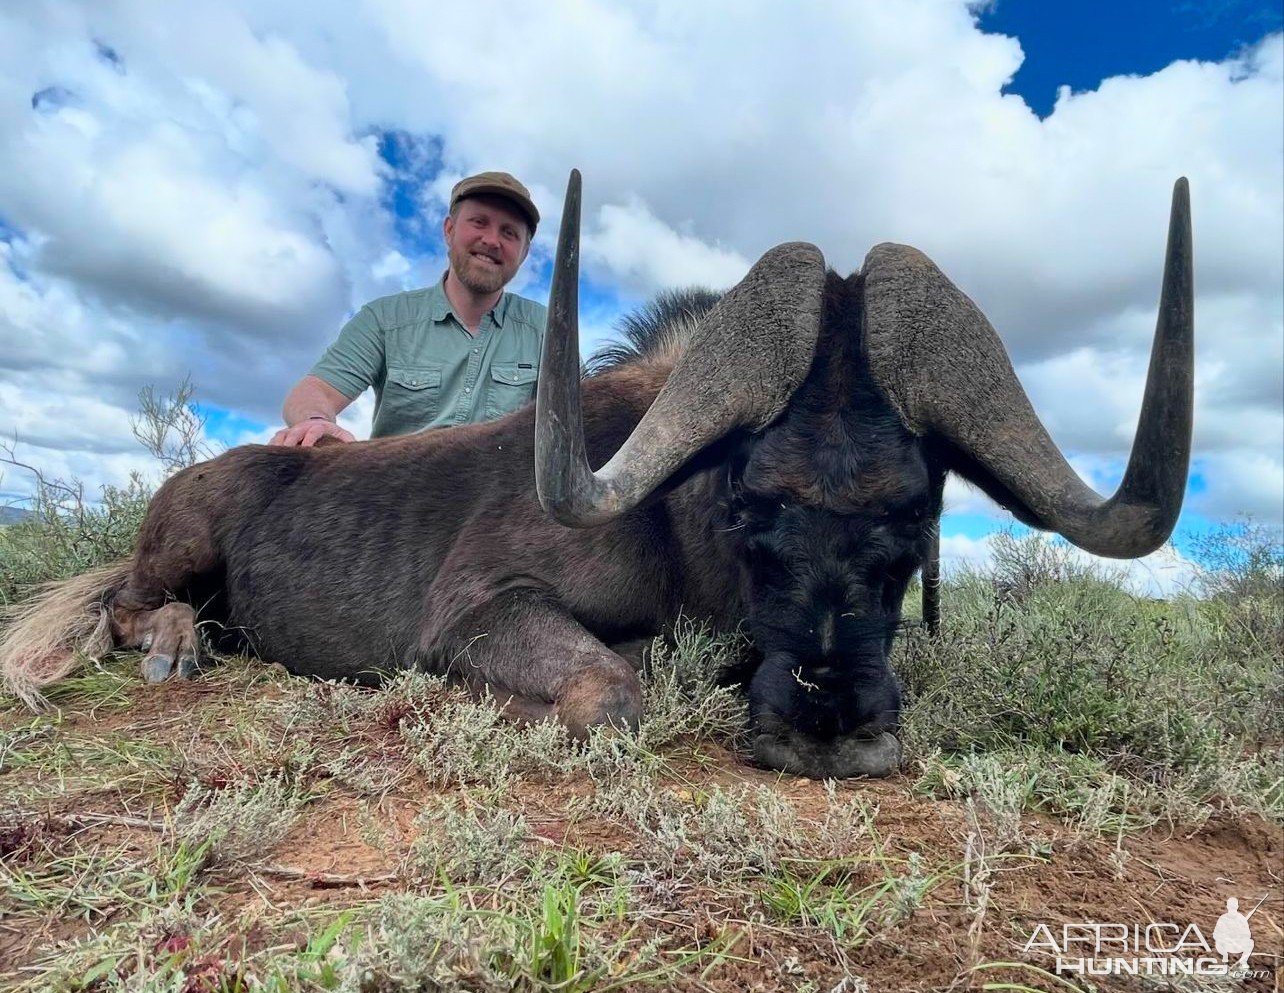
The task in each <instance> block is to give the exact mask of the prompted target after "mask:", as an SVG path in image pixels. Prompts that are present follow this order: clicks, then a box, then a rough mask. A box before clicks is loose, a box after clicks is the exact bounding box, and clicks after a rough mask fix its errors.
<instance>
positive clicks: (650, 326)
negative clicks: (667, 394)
mask: <svg viewBox="0 0 1284 993" xmlns="http://www.w3.org/2000/svg"><path fill="white" fill-rule="evenodd" d="M720 299H722V294H721V293H716V292H714V291H713V290H710V289H706V288H704V287H702V286H688V287H685V288H683V289H677V290H665V291H663V292H662V293H660V294H658V295H657V296H656V297H655V298H654V299H653V300H651V301H650V302H648V303H646V304H644V305H643V306H641V307H639V308H638V309H637V310H635V311H633V312H632V313H629V314H626V315H624V316H623V317H621V318H620V319H618V320H617V321H616V322H615V325H614V327H613V330H614V331H615V333H616V334H617V335H618V336H620V338H621V339H622V340H620V341H614V342H611V343H610V344H608V345H603V346H602V347H601V348H599V349H598V350H597V351H596V352H594V353H593V355H592V357H591V358H590V359H589V360H588V362H587V363H586V365H585V370H586V372H587V374H588V375H590V376H596V375H597V374H598V373H602V372H609V371H610V370H612V369H618V368H619V367H620V366H624V365H630V364H632V363H634V362H639V361H646V360H648V359H660V358H670V359H673V358H676V357H677V356H678V355H680V354H681V353H682V352H684V351H685V350H686V347H687V344H688V343H689V342H690V339H691V332H692V331H693V330H695V327H696V325H697V324H698V323H699V321H700V318H701V317H703V316H704V315H705V314H707V313H708V312H709V311H710V310H712V309H713V305H714V304H716V303H717V302H718V301H719V300H720Z"/></svg>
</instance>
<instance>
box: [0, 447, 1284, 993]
mask: <svg viewBox="0 0 1284 993" xmlns="http://www.w3.org/2000/svg"><path fill="white" fill-rule="evenodd" d="M162 442H163V437H162ZM176 457H177V456H176ZM42 494H43V495H42V498H41V500H42V501H43V502H42V503H41V504H40V513H39V514H37V516H36V517H35V518H33V519H31V520H29V521H27V522H26V523H24V524H22V525H18V526H16V527H11V528H4V529H0V602H5V603H12V602H14V601H16V600H17V599H19V598H21V597H22V596H24V595H25V594H26V591H27V590H28V589H29V587H30V585H31V584H33V583H36V582H38V581H41V580H44V579H47V578H56V577H58V576H63V575H70V574H74V573H75V572H76V571H78V570H80V569H83V568H88V567H91V566H93V565H96V564H100V563H101V562H104V561H108V560H110V559H111V558H113V557H115V556H116V555H119V554H122V552H123V551H124V550H127V549H128V548H129V547H130V545H131V544H132V540H133V530H132V529H136V527H137V522H138V520H139V519H140V516H141V508H142V506H143V505H144V504H145V500H146V496H147V487H146V486H145V485H144V484H143V483H142V482H141V481H137V483H136V486H135V487H134V488H131V489H127V490H124V491H113V492H112V493H110V494H108V495H107V498H106V499H105V500H104V502H103V503H102V504H100V505H97V506H95V507H94V508H92V509H91V508H88V507H87V506H86V505H85V504H84V501H83V496H82V495H81V494H80V493H79V491H78V490H77V489H76V488H75V487H74V486H71V487H67V486H62V484H57V483H56V482H48V483H47V484H46V486H45V487H44V488H43V489H42ZM1217 540H1218V541H1220V544H1218V545H1217V546H1216V547H1215V548H1214V549H1213V550H1212V551H1211V552H1210V554H1209V555H1207V556H1206V559H1207V560H1208V561H1210V562H1212V563H1213V565H1214V568H1213V569H1211V570H1210V571H1209V573H1208V574H1207V575H1206V576H1205V577H1204V578H1203V579H1202V580H1201V585H1200V587H1199V588H1198V589H1196V590H1193V591H1192V594H1191V595H1185V596H1181V597H1177V598H1175V599H1172V600H1169V601H1166V602H1161V601H1152V600H1145V599H1139V598H1136V597H1134V596H1132V595H1130V594H1128V593H1127V592H1125V591H1124V590H1123V589H1122V588H1121V587H1120V585H1119V584H1118V582H1117V577H1113V576H1111V575H1110V574H1108V573H1103V572H1100V571H1096V570H1093V569H1089V568H1085V567H1083V566H1081V565H1078V564H1076V562H1075V560H1074V559H1073V558H1072V557H1070V556H1069V555H1067V554H1065V553H1064V552H1063V551H1061V550H1059V549H1058V547H1057V546H1055V545H1051V546H1049V545H1048V544H1046V543H1043V542H1039V541H1037V540H1036V539H1018V538H1015V537H1009V538H1007V539H1003V540H1001V541H1000V545H999V554H998V557H997V564H996V566H995V568H994V569H993V570H991V571H990V572H987V573H984V574H981V573H976V574H967V575H962V576H956V577H953V578H952V579H951V580H949V581H948V582H947V583H946V585H945V587H944V589H943V607H944V612H943V613H944V622H945V633H944V636H943V637H942V638H940V639H931V638H928V637H926V636H925V635H924V634H923V633H922V632H920V631H918V630H917V629H915V628H914V627H912V626H910V627H909V628H908V629H907V631H906V632H905V634H904V636H903V637H902V638H901V639H900V640H899V641H898V644H897V647H896V649H895V653H894V664H895V667H896V669H897V671H898V673H899V674H900V676H901V679H902V681H903V684H904V686H905V690H906V706H905V711H904V727H903V735H902V737H903V741H904V744H905V750H906V761H905V765H904V768H903V771H902V775H901V776H900V777H898V778H896V779H893V780H891V781H889V782H887V783H881V784H869V783H859V782H849V783H833V782H829V783H814V782H808V781H806V780H802V779H798V778H796V777H787V776H776V775H771V774H767V773H764V772H761V771H757V770H753V769H751V768H749V766H748V765H747V763H746V761H745V758H744V749H745V736H744V726H745V707H744V701H743V697H742V696H741V695H740V694H739V692H738V691H737V690H735V689H733V688H728V687H726V686H722V685H720V680H719V676H720V674H721V673H722V672H723V671H724V670H725V669H726V668H728V667H729V666H730V665H732V664H733V663H734V662H735V661H736V660H737V658H739V657H740V655H741V653H742V652H743V649H744V645H743V642H742V640H741V639H740V638H738V637H737V636H734V635H716V636H715V635H713V634H711V633H710V632H708V631H705V630H703V629H701V628H700V627H699V625H697V624H694V623H684V624H681V625H679V626H678V627H677V628H676V629H675V631H674V632H673V633H672V636H671V637H670V638H668V639H666V640H664V641H661V642H658V643H657V644H656V645H655V646H654V648H653V650H652V651H651V653H650V654H649V656H648V662H647V666H646V668H645V670H644V672H643V685H644V694H645V702H646V718H645V719H644V721H643V723H642V726H641V727H640V729H639V730H638V731H637V732H636V733H613V734H602V735H595V736H593V737H591V738H590V740H589V741H588V742H586V743H577V742H574V741H572V740H570V739H569V738H568V737H567V736H566V735H565V734H564V733H563V732H562V731H561V730H560V729H559V728H558V727H556V726H554V725H548V724H543V725H535V726H530V727H525V728H522V727H517V726H515V725H513V724H509V723H507V722H505V721H504V720H503V719H502V718H501V717H500V715H499V713H498V711H497V709H496V708H495V707H494V706H493V705H492V704H491V703H489V702H486V701H480V702H479V701H475V700H471V699H468V698H466V697H465V696H463V695H462V694H461V693H460V692H459V691H458V690H456V689H453V688H452V687H450V686H448V685H447V684H445V683H444V682H443V681H441V680H439V679H434V678H431V677H428V676H425V675H423V674H418V673H402V674H399V675H398V676H396V677H395V678H392V679H390V680H389V681H388V682H386V683H385V684H384V685H383V686H382V687H380V688H378V689H368V688H362V687H357V686H350V685H342V684H334V683H325V682H319V681H306V680H300V679H294V678H290V677H288V676H284V675H283V674H282V672H281V671H280V670H279V669H276V668H274V667H268V666H264V665H262V664H261V663H258V662H255V661H252V660H246V659H237V658H229V659H222V660H220V663H219V664H218V665H217V666H215V667H214V668H213V669H212V670H211V671H210V672H209V673H207V674H206V675H205V676H203V677H202V679H201V680H199V681H197V682H196V683H193V684H190V685H189V686H186V687H159V688H157V687H146V686H144V685H142V683H141V681H140V679H139V676H138V661H139V660H138V657H137V656H136V655H128V654H122V655H118V656H115V657H108V658H105V659H103V660H101V661H100V662H96V663H91V664H87V665H85V666H84V667H82V668H81V669H80V670H79V671H78V672H77V673H76V674H74V675H73V676H72V677H71V678H69V679H68V680H66V681H65V682H63V683H62V684H60V685H59V686H57V687H56V688H55V689H54V690H53V692H52V693H51V694H50V698H51V701H52V703H53V705H54V709H52V710H50V711H48V712H46V713H42V714H40V715H32V714H31V713H29V712H28V711H27V710H25V709H24V708H23V707H21V706H19V705H18V704H17V702H16V701H12V700H7V699H0V963H3V965H0V970H8V971H7V972H3V971H0V985H4V986H5V988H11V989H14V990H17V991H22V993H34V991H37V990H41V991H43V990H91V991H95V993H98V991H106V990H131V991H144V993H152V991H155V993H160V991H173V993H212V991H218V993H233V991H237V993H239V991H247V990H251V989H253V990H272V991H281V993H284V991H287V990H290V991H294V990H301V991H317V990H345V991H353V993H357V991H360V993H373V991H392V990H504V991H510V990H531V991H534V990H558V991H588V990H610V989H626V988H627V989H636V988H642V987H647V986H650V987H654V988H658V989H681V990H700V991H704V990H740V989H745V988H751V987H754V986H757V987H758V988H761V989H764V990H768V989H781V990H796V991H808V993H816V991H830V990H834V991H846V993H855V991H860V990H869V989H873V990H878V989H902V988H903V989H911V988H916V989H928V988H944V987H949V986H951V985H953V986H954V988H958V989H963V988H967V987H968V986H969V985H970V986H971V987H972V988H995V989H1003V988H1006V989H1044V990H1054V989H1068V988H1079V987H1078V986H1076V985H1074V984H1070V983H1068V982H1067V981H1066V979H1065V977H1058V976H1055V975H1054V974H1052V973H1050V972H1047V971H1046V970H1045V969H1044V968H1043V966H1045V965H1047V963H1040V962H1020V961H1016V958H1017V957H1019V952H1020V949H1021V942H1022V941H1023V939H1024V936H1025V935H1027V934H1028V933H1029V930H1030V928H1031V927H1032V925H1033V922H1035V921H1039V920H1044V919H1047V918H1048V917H1049V916H1052V917H1056V916H1057V915H1060V916H1062V917H1064V916H1068V915H1071V914H1072V913H1080V912H1081V913H1083V914H1088V915H1096V916H1097V917H1098V919H1106V918H1107V916H1108V915H1110V914H1113V913H1117V912H1119V906H1120V903H1121V902H1127V901H1132V902H1134V903H1136V904H1137V907H1136V908H1134V907H1132V904H1129V910H1128V912H1129V913H1134V911H1135V916H1137V915H1142V914H1143V911H1144V914H1149V915H1152V916H1153V915H1160V916H1158V917H1156V919H1163V915H1170V916H1172V915H1180V914H1194V913H1196V909H1197V911H1198V913H1200V914H1204V915H1205V916H1207V914H1209V913H1212V914H1213V918H1212V919H1215V916H1216V914H1215V912H1216V909H1217V906H1218V902H1219V901H1223V900H1224V897H1225V896H1226V895H1239V896H1241V897H1246V896H1247V894H1248V893H1249V891H1250V890H1253V888H1254V887H1256V886H1258V883H1261V884H1262V885H1261V887H1259V889H1261V891H1262V892H1265V891H1266V889H1267V888H1269V886H1270V885H1271V883H1270V881H1269V880H1266V878H1265V877H1260V878H1259V876H1260V873H1259V875H1258V876H1254V875H1253V872H1254V871H1255V870H1253V869H1252V868H1251V867H1252V866H1253V865H1255V864H1260V862H1261V858H1260V856H1261V851H1259V850H1255V849H1254V847H1253V846H1255V845H1256V846H1259V848H1260V846H1265V845H1269V844H1279V843H1280V838H1281V837H1282V835H1281V830H1280V827H1279V825H1280V824H1282V823H1284V761H1282V760H1281V753H1280V745H1281V737H1280V731H1279V729H1280V728H1281V727H1284V666H1282V665H1281V656H1280V645H1281V643H1282V642H1284V619H1282V618H1281V602H1280V596H1279V581H1280V570H1281V559H1280V553H1279V549H1278V545H1277V544H1272V543H1271V542H1272V541H1273V540H1274V539H1273V538H1272V536H1270V535H1268V534H1265V533H1264V532H1262V531H1261V530H1260V529H1255V528H1253V527H1252V526H1234V527H1231V528H1228V529H1225V531H1224V532H1223V533H1222V534H1221V536H1220V538H1218V539H1217ZM1219 556H1220V558H1219ZM1196 594H1197V595H1196ZM1192 838H1193V839H1194V840H1193V841H1191V840H1189V839H1192ZM1263 838H1266V839H1268V840H1266V841H1263V840H1261V839H1263ZM1237 839H1239V840H1237ZM1269 839H1274V840H1269ZM1237 846H1238V847H1237ZM1245 846H1247V848H1245ZM1255 859H1256V860H1257V861H1256V862H1255V861H1254V860H1255ZM1224 874H1233V876H1234V880H1235V886H1236V887H1238V889H1237V890H1235V892H1233V893H1229V892H1223V890H1224V889H1225V885H1224V878H1223V876H1224ZM1219 880H1221V881H1220V882H1219ZM1219 887H1220V888H1219ZM1256 892H1257V891H1256V890H1254V893H1256ZM1254 899H1255V897H1254ZM1164 901H1167V902H1164ZM1201 901H1202V902H1201ZM1143 903H1145V906H1144V907H1143V906H1142V904H1143ZM1193 907H1195V908H1196V909H1192V908H1193ZM1279 913H1280V911H1279V908H1278V901H1276V902H1275V903H1274V904H1271V903H1268V904H1267V905H1266V907H1265V908H1264V910H1263V920H1266V919H1268V918H1269V919H1272V920H1278V918H1279ZM1271 915H1274V916H1271ZM1129 919H1131V918H1129ZM1139 919H1140V920H1142V921H1144V920H1146V919H1147V918H1146V917H1145V916H1139ZM1212 919H1209V920H1206V921H1205V920H1203V919H1202V918H1201V924H1206V925H1207V927H1211V924H1212ZM1206 930H1207V928H1206ZM1103 988H1104V987H1103Z"/></svg>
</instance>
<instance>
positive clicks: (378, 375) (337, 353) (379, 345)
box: [308, 306, 384, 400]
mask: <svg viewBox="0 0 1284 993" xmlns="http://www.w3.org/2000/svg"><path fill="white" fill-rule="evenodd" d="M383 374H384V343H383V329H382V328H380V327H379V321H378V319H377V318H376V317H375V315H374V311H372V310H371V309H370V308H369V307H368V306H366V307H362V308H361V309H360V310H359V311H357V313H356V315H355V316H354V317H353V318H352V320H350V321H348V323H347V324H345V325H344V326H343V329H342V330H341V331H340V332H339V337H338V338H336V339H335V342H334V344H333V345H331V346H330V347H329V348H327V349H326V350H325V354H324V355H322V356H321V360H320V361H319V362H317V364H316V365H314V366H313V367H312V368H311V369H310V370H309V372H308V375H310V376H316V377H317V378H318V379H324V380H325V381H326V382H327V383H329V384H330V385H331V386H333V387H334V388H335V389H336V390H338V391H339V392H340V393H342V394H343V395H344V396H346V397H348V398H349V399H350V400H354V399H356V398H357V397H359V396H360V395H361V394H362V392H363V391H364V390H365V389H366V388H367V387H368V386H373V385H374V384H375V383H376V382H378V381H379V380H380V379H382V378H383Z"/></svg>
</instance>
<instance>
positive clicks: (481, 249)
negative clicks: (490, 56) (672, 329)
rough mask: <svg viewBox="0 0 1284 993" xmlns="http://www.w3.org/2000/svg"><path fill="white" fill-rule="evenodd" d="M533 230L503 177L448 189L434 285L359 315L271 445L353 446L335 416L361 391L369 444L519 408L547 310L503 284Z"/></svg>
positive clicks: (528, 205)
mask: <svg viewBox="0 0 1284 993" xmlns="http://www.w3.org/2000/svg"><path fill="white" fill-rule="evenodd" d="M537 224H539V211H538V210H536V208H535V204H534V202H533V201H532V200H531V196H530V193H529V191H528V190H527V189H526V187H525V186H523V185H522V184H521V183H519V182H518V181H517V180H516V179H514V178H513V177H512V176H510V175H509V174H508V173H506V172H483V173H480V174H478V175H476V176H470V177H468V178H467V179H464V180H461V181H460V182H459V183H457V184H456V185H455V188H454V189H453V190H451V193H450V212H449V214H448V215H447V217H446V220H445V221H444V223H443V225H442V236H443V237H444V239H445V241H446V248H447V252H448V256H449V260H450V265H449V268H448V269H447V270H446V274H445V275H444V276H443V277H442V279H441V281H440V282H439V283H437V284H435V285H433V286H430V287H426V288H424V289H421V290H411V291H409V292H407V293H397V294H394V295H393V296H389V297H382V298H380V299H378V300H374V301H372V302H371V303H368V304H366V305H365V306H364V307H362V308H361V310H360V311H358V312H357V314H356V316H355V317H353V318H352V320H350V321H349V322H348V323H347V324H346V325H344V327H343V330H342V331H340V332H339V337H338V339H337V340H336V341H335V343H334V344H333V345H331V346H330V347H329V348H328V349H327V350H326V353H325V355H323V356H322V357H321V361H319V362H318V363H317V364H316V365H315V366H313V367H312V370H311V371H310V372H309V373H308V374H307V375H306V376H304V377H303V378H302V379H301V380H299V382H298V384H297V385H295V387H294V388H293V389H292V390H290V393H289V395H288V396H287V397H286V398H285V404H284V407H283V413H284V416H285V423H286V427H284V428H282V429H281V430H280V431H278V432H277V433H276V434H275V435H274V436H273V438H272V441H271V442H270V443H271V444H273V445H302V446H304V447H308V446H311V445H315V444H317V443H318V442H319V441H321V440H322V439H323V438H331V439H335V440H338V441H343V442H347V441H353V440H354V438H353V436H352V434H351V433H350V432H348V431H345V430H344V429H343V428H341V427H339V425H338V424H337V423H335V418H337V417H338V415H339V412H340V411H341V410H343V409H344V408H345V407H347V406H348V404H350V403H351V402H352V401H353V400H355V399H356V398H357V397H358V396H360V395H361V393H362V392H363V391H364V390H365V389H366V388H367V387H370V386H373V387H374V391H375V414H374V425H373V427H372V429H371V436H372V437H375V438H379V437H383V436H385V435H394V434H409V433H411V432H414V431H421V430H423V429H424V428H430V427H445V426H448V425H452V424H465V423H469V422H472V421H483V420H488V419H490V418H492V417H499V416H501V415H502V414H506V413H508V412H509V411H512V410H516V409H517V408H518V407H521V406H522V405H523V404H525V403H527V402H528V401H529V400H530V399H531V398H532V397H533V396H534V393H535V377H536V373H537V370H538V368H539V356H540V345H541V342H542V340H543V335H544V321H545V315H546V310H545V308H544V307H543V306H542V305H540V304H538V303H535V302H534V301H532V300H527V299H524V298H523V297H519V296H517V295H516V294H513V293H505V292H504V287H505V286H506V285H507V284H508V282H509V280H511V279H512V278H513V276H515V275H516V274H517V270H518V269H519V268H521V264H522V263H523V262H524V261H525V260H526V255H527V253H528V252H529V251H530V245H531V238H532V237H533V236H534V234H535V227H536V225H537Z"/></svg>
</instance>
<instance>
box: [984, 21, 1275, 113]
mask: <svg viewBox="0 0 1284 993" xmlns="http://www.w3.org/2000/svg"><path fill="white" fill-rule="evenodd" d="M1281 23H1284V9H1282V8H1281V5H1280V4H1279V3H1278V2H1267V0H1127V2H1124V3H1120V2H1118V0H1114V2H1111V0H1076V2H1074V3H1039V2H1036V0H999V2H998V3H995V4H994V5H993V6H992V7H991V8H990V9H989V10H987V11H986V12H985V13H983V14H982V15H981V17H980V25H981V27H982V28H983V29H985V30H986V31H997V32H1000V33H1002V34H1009V35H1014V36H1016V37H1017V38H1019V39H1020V40H1021V48H1022V51H1024V52H1025V61H1024V62H1023V63H1022V64H1021V68H1020V69H1018V70H1017V73H1016V75H1015V76H1014V77H1013V79H1012V82H1011V83H1009V84H1008V85H1007V86H1006V87H1005V90H1006V91H1007V92H1009V93H1016V94H1019V95H1020V96H1021V98H1022V99H1023V100H1025V102H1026V103H1027V104H1029V105H1030V109H1031V110H1033V111H1034V112H1035V113H1037V114H1038V115H1039V116H1040V117H1047V116H1048V114H1049V113H1051V112H1052V107H1053V104H1054V102H1055V101H1056V97H1057V91H1058V90H1059V89H1060V88H1061V87H1062V86H1068V87H1070V89H1071V90H1074V91H1084V90H1093V89H1096V88H1097V86H1098V85H1099V84H1100V83H1101V81H1102V80H1103V79H1108V78H1109V77H1111V76H1122V75H1138V76H1145V75H1149V74H1151V73H1153V72H1157V71H1158V70H1160V69H1163V68H1164V67H1165V66H1167V65H1169V64H1171V63H1172V62H1175V61H1176V60H1178V59H1201V60H1205V61H1212V62H1217V61H1221V60H1222V59H1224V58H1226V57H1227V56H1228V55H1232V54H1234V53H1235V52H1237V51H1240V50H1241V49H1244V48H1246V47H1248V46H1249V45H1253V44H1255V43H1256V42H1258V41H1259V40H1260V39H1261V38H1262V36H1263V35H1266V34H1269V33H1270V32H1272V31H1279V30H1280V26H1281Z"/></svg>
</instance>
